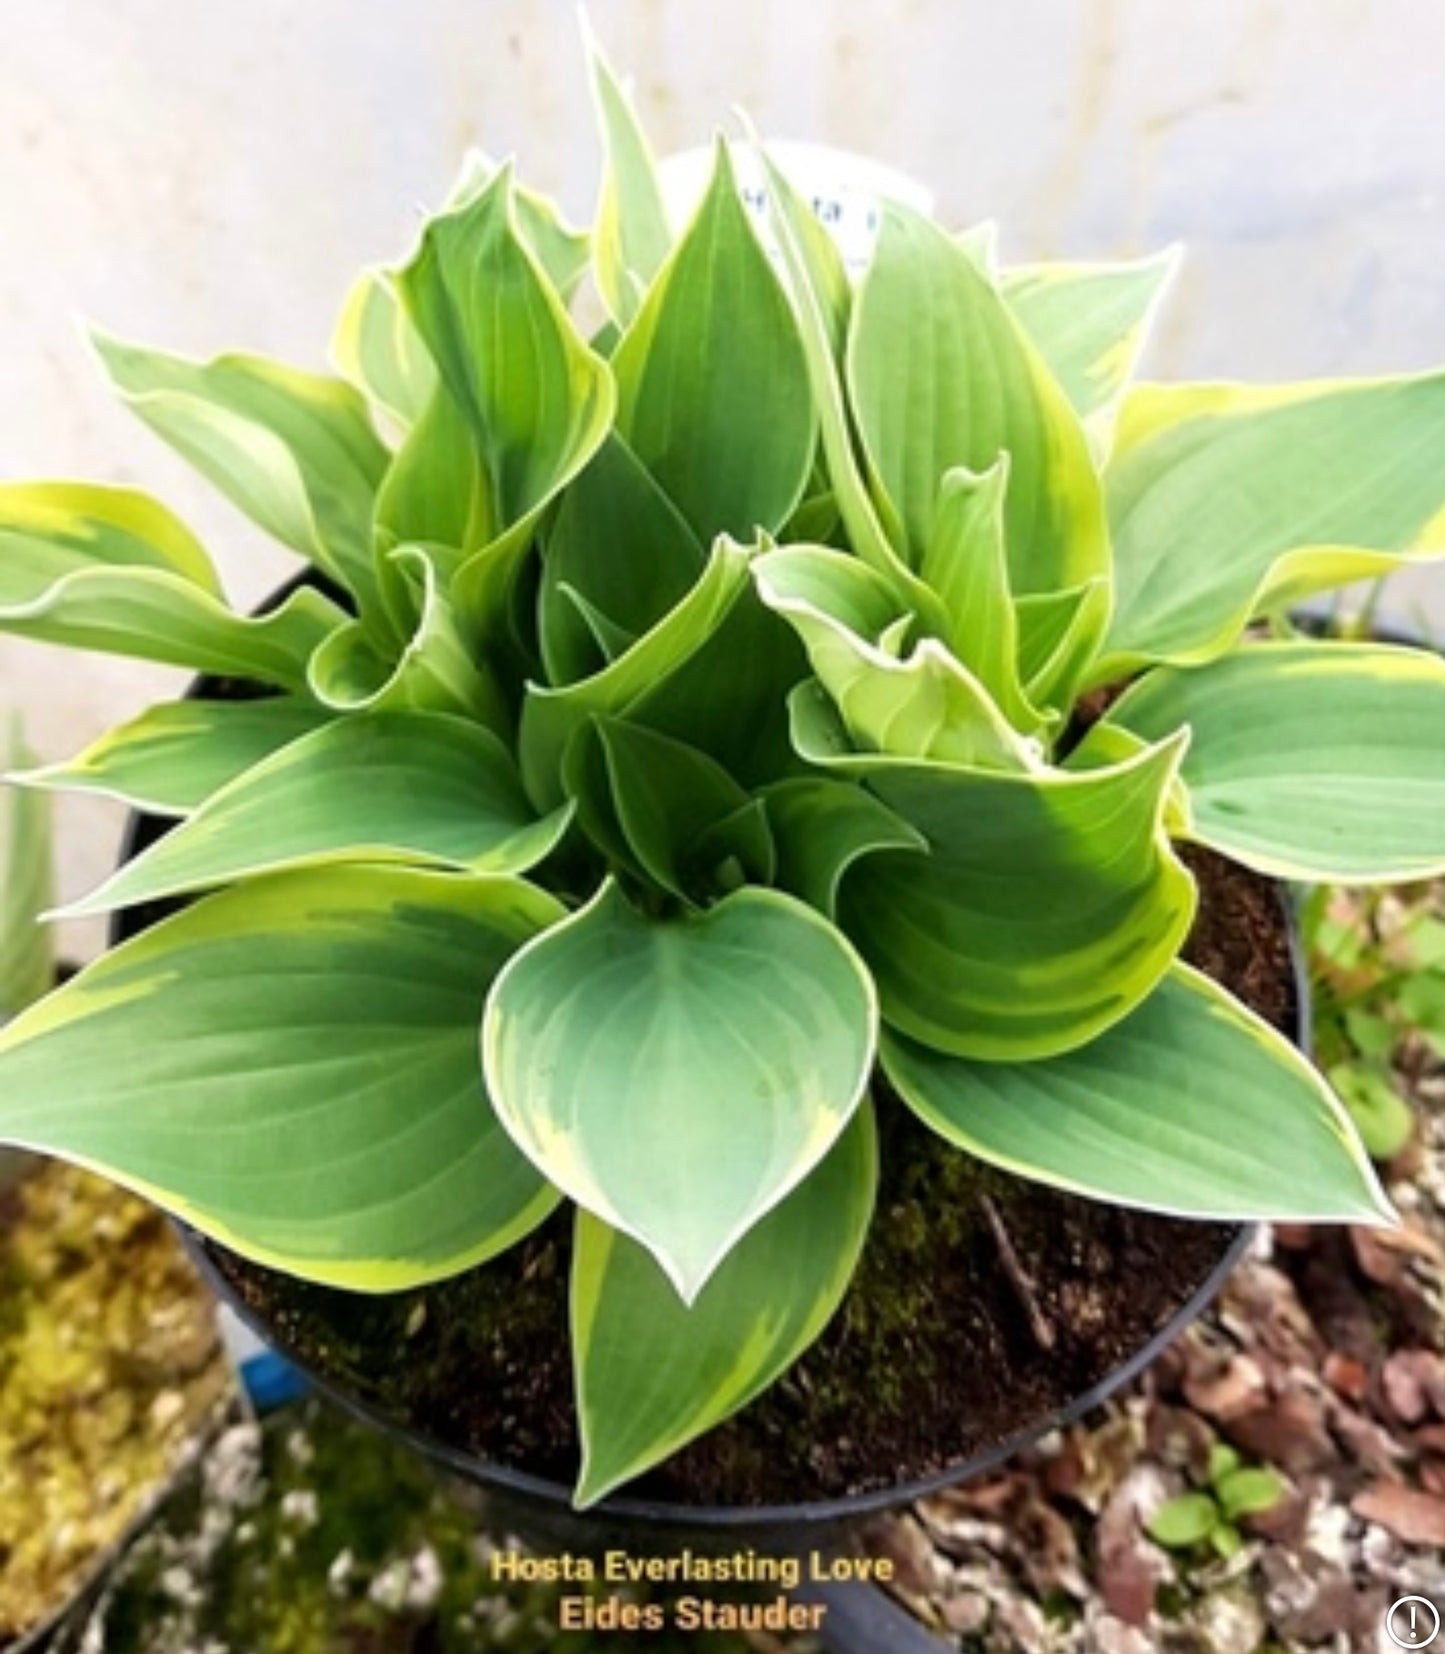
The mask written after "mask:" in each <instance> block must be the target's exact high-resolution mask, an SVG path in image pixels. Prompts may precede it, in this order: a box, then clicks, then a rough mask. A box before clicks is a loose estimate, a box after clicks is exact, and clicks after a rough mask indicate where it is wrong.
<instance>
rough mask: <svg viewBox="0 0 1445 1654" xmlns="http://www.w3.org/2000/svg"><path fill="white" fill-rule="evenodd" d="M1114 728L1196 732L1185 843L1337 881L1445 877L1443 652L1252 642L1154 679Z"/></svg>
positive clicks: (1265, 867) (1117, 713) (1114, 716)
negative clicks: (1208, 661)
mask: <svg viewBox="0 0 1445 1654" xmlns="http://www.w3.org/2000/svg"><path fill="white" fill-rule="evenodd" d="M1108 722H1109V724H1110V725H1120V726H1122V727H1123V728H1124V729H1127V730H1129V731H1131V732H1132V733H1133V734H1135V735H1137V736H1141V737H1143V738H1144V739H1145V740H1147V741H1157V740H1159V739H1160V738H1161V736H1162V735H1164V734H1165V733H1166V732H1169V731H1173V730H1176V729H1178V728H1180V727H1181V726H1182V725H1184V724H1188V725H1189V726H1190V728H1191V729H1192V731H1193V739H1192V740H1191V742H1190V745H1189V751H1188V753H1187V755H1186V756H1185V759H1184V765H1183V770H1182V775H1183V779H1184V782H1185V785H1186V786H1187V788H1188V791H1189V799H1190V807H1191V810H1192V814H1193V826H1192V832H1191V836H1192V837H1194V838H1197V839H1198V840H1199V841H1200V842H1201V843H1203V844H1208V845H1211V846H1213V848H1215V849H1217V850H1221V851H1223V852H1224V854H1225V855H1227V856H1230V857H1232V858H1233V859H1234V860H1235V861H1241V862H1244V863H1245V864H1246V865H1247V866H1250V867H1255V868H1258V869H1259V870H1260V871H1261V872H1265V873H1272V874H1275V875H1276V876H1278V877H1280V878H1287V879H1302V880H1311V881H1323V882H1327V883H1330V884H1346V883H1357V884H1392V883H1397V882H1403V881H1406V880H1410V879H1424V878H1430V877H1433V876H1434V875H1435V874H1437V873H1442V872H1445V661H1442V660H1441V659H1440V657H1439V656H1438V655H1436V654H1432V653H1429V652H1427V651H1425V650H1423V649H1396V648H1389V647H1384V646H1381V645H1376V644H1367V643H1250V644H1246V645H1244V646H1243V647H1242V648H1240V649H1239V650H1237V651H1236V652H1235V653H1234V654H1232V655H1227V656H1226V657H1225V658H1224V659H1223V660H1218V661H1215V662H1214V663H1213V664H1212V665H1210V666H1205V667H1200V668H1198V669H1196V670H1193V671H1183V672H1180V671H1169V670H1166V669H1162V668H1161V669H1159V670H1156V671H1153V672H1150V673H1148V674H1147V675H1146V676H1145V677H1144V678H1142V679H1141V680H1140V681H1139V682H1138V683H1137V684H1136V685H1135V686H1134V687H1133V688H1132V689H1130V690H1129V691H1128V692H1127V693H1126V694H1125V695H1124V696H1123V698H1122V699H1121V700H1120V701H1118V702H1116V703H1115V705H1114V706H1113V707H1112V708H1111V709H1110V711H1109V719H1108ZM1093 738H1094V737H1093V733H1091V736H1090V739H1093ZM1085 744H1086V745H1087V744H1088V743H1087V742H1086V743H1085Z"/></svg>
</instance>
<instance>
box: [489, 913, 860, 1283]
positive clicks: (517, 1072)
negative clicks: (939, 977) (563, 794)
mask: <svg viewBox="0 0 1445 1654" xmlns="http://www.w3.org/2000/svg"><path fill="white" fill-rule="evenodd" d="M875 1027H876V1007H875V1004H874V998H873V988H872V984H871V982H870V981H869V978H868V973H867V972H866V971H865V970H864V969H863V967H862V965H861V963H860V962H859V960H858V958H857V956H856V955H855V954H854V952H853V950H852V949H851V948H850V947H849V946H848V944H847V942H846V941H845V940H844V939H843V937H842V936H841V935H839V933H838V932H837V931H836V930H834V929H833V927H832V926H831V925H830V924H828V923H827V921H826V920H824V919H822V918H820V917H819V916H818V915H817V914H816V913H814V912H813V911H812V910H811V909H810V908H807V907H804V906H803V905H802V903H800V902H796V901H794V900H793V899H792V898H791V897H789V896H784V895H781V894H780V893H778V892H776V891H766V890H758V889H748V890H742V891H739V892H737V893H736V894H735V895H732V896H729V897H727V898H726V899H725V900H723V901H721V902H719V903H718V904H717V906H716V907H713V908H711V909H710V910H709V911H708V912H706V913H705V914H702V915H701V916H699V917H688V918H682V919H676V920H669V921H659V920H651V919H647V918H644V917H643V916H642V915H641V914H640V913H638V912H636V911H635V910H634V909H633V908H632V907H631V906H630V905H629V904H628V902H627V901H626V900H625V899H624V898H623V896H622V894H621V892H620V891H619V890H618V888H617V886H616V885H615V884H611V883H609V884H608V885H606V886H605V887H604V888H603V890H602V892H601V893H600V895H599V896H598V897H597V898H596V899H595V900H594V901H593V902H592V903H591V904H589V906H587V907H586V908H584V909H583V910H582V911H581V912H579V913H577V914H575V915H574V916H573V917H572V918H570V919H568V920H566V921H565V922H564V923H563V924H560V925H558V926H556V927H555V928H554V929H553V930H551V931H550V932H549V933H548V934H547V935H546V936H545V937H543V938H539V939H538V941H537V942H536V943H535V944H533V945H532V946H530V947H528V948H527V949H525V950H524V951H523V952H522V953H520V954H518V955H517V957H516V959H515V960H513V962H512V964H511V965H510V966H509V967H508V969H507V970H506V971H505V972H504V973H503V975H502V976H501V977H499V978H498V980H497V983H496V985H495V987H494V988H493V990H492V993H491V995H490V996H489V998H488V1001H487V1012H486V1017H485V1020H484V1023H483V1034H482V1048H483V1058H484V1067H485V1071H486V1074H487V1083H488V1086H489V1088H490V1090H491V1094H492V1097H493V1099H494V1100H495V1102H496V1106H497V1110H498V1113H499V1114H500V1116H501V1118H502V1120H503V1122H504V1124H505V1125H506V1127H507V1130H508V1131H509V1132H511V1134H512V1137H513V1139H514V1140H515V1142H516V1143H517V1145H518V1147H520V1148H521V1149H522V1151H523V1153H525V1154H526V1155H527V1156H528V1158H529V1159H531V1161H532V1162H533V1164H534V1165H536V1166H537V1167H538V1169H539V1170H541V1171H542V1172H543V1174H544V1175H545V1176H546V1177H547V1178H548V1179H549V1180H550V1181H551V1182H553V1183H555V1184H556V1185H557V1187H558V1188H560V1189H562V1190H563V1192H564V1193H566V1194H568V1195H570V1196H571V1197H572V1199H574V1200H575V1201H577V1203H578V1204H579V1205H580V1206H583V1207H585V1208H586V1209H587V1210H588V1211H589V1212H591V1213H592V1214H593V1215H594V1216H596V1217H599V1218H601V1219H602V1220H603V1221H604V1222H605V1223H608V1224H610V1225H611V1226H612V1227H613V1228H615V1229H620V1230H622V1231H623V1233H624V1234H628V1235H631V1236H632V1237H633V1238H634V1239H635V1240H637V1241H639V1242H640V1243H641V1244H642V1245H643V1246H645V1247H646V1248H647V1249H648V1251H649V1252H651V1253H652V1254H653V1256H654V1257H655V1258H656V1259H657V1261H658V1262H659V1263H660V1264H661V1265H662V1267H663V1269H664V1270H665V1271H666V1273H667V1276H668V1278H669V1280H671V1281H672V1283H673V1285H674V1286H675V1287H676V1288H677V1291H678V1293H679V1294H680V1296H681V1297H682V1298H683V1299H684V1300H685V1301H686V1302H688V1303H691V1302H693V1301H694V1300H696V1298H697V1296H698V1294H699V1293H700V1292H701V1291H702V1289H703V1287H704V1285H705V1284H706V1283H707V1281H708V1279H709V1277H710V1276H711V1275H712V1274H713V1272H714V1271H715V1270H716V1269H717V1268H718V1266H719V1265H720V1264H721V1263H722V1261H723V1260H724V1259H725V1258H726V1257H727V1256H728V1254H729V1253H730V1252H731V1251H732V1249H733V1248H734V1247H735V1246H736V1245H737V1243H738V1242H739V1240H741V1239H742V1237H743V1236H744V1235H746V1234H747V1233H748V1231H749V1230H750V1229H752V1227H753V1226H754V1225H755V1224H756V1223H757V1222H758V1220H759V1219H760V1218H762V1217H763V1216H764V1215H765V1214H766V1213H767V1212H769V1211H771V1210H772V1209H773V1207H775V1206H776V1205H777V1204H778V1202H779V1201H780V1200H782V1199H783V1197H784V1196H785V1195H786V1194H787V1193H788V1192H789V1191H790V1190H791V1189H793V1188H795V1187H796V1186H797V1184H798V1183H799V1182H801V1180H802V1179H803V1178H804V1177H806V1176H807V1174H808V1172H809V1171H811V1170H812V1168H813V1167H814V1166H815V1165H817V1163H818V1162H819V1160H820V1159H821V1158H822V1157H823V1155H824V1154H825V1153H826V1152H827V1150H828V1148H829V1146H830V1145H831V1144H832V1143H833V1142H834V1141H835V1139H836V1138H837V1137H838V1135H839V1133H840V1132H842V1130H843V1129H844V1127H845V1126H846V1125H847V1123H848V1121H849V1119H850V1118H851V1117H852V1115H853V1112H854V1110H855V1109H856V1108H857V1106H858V1103H859V1100H860V1099H861V1097H862V1096H863V1092H864V1088H865V1087H866V1085H867V1081H868V1074H869V1070H870V1068H871V1066H872V1060H873V1050H874V1040H875Z"/></svg>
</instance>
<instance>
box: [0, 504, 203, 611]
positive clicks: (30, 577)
mask: <svg viewBox="0 0 1445 1654" xmlns="http://www.w3.org/2000/svg"><path fill="white" fill-rule="evenodd" d="M103 568H139V569H157V570H160V571H162V572H163V573H166V574H171V575H176V576H178V577H179V578H180V579H182V580H187V581H189V582H190V583H191V584H192V585H194V586H198V587H199V588H200V589H201V590H202V591H204V592H205V593H206V594H207V595H208V596H210V597H217V598H219V597H220V596H222V592H221V583H220V581H219V579H218V578H217V576H216V571H215V569H214V568H213V567H212V565H211V561H210V559H209V558H208V557H207V556H206V554H205V552H204V551H203V550H202V549H201V546H200V543H199V542H198V541H197V540H196V538H195V537H194V536H193V535H192V533H191V532H190V530H189V529H188V528H186V526H185V525H184V524H183V523H181V522H179V521H178V520H177V519H176V518H175V517H173V516H172V515H171V513H170V512H169V511H167V510H166V508H165V507H164V506H163V505H161V504H160V502H159V501H158V500H153V499H151V498H150V497H149V496H148V495H145V494H139V493H137V492H136V491H135V490H134V489H130V488H113V487H110V486H108V485H106V484H102V483H83V482H10V483H0V610H4V609H11V608H24V607H25V606H27V605H28V604H31V603H34V602H35V601H36V600H37V599H38V598H40V597H43V596H44V595H45V593H46V592H48V591H49V590H50V589H51V587H53V586H54V585H55V584H56V583H57V582H58V581H60V580H63V579H64V578H65V577H66V576H67V575H71V574H78V573H80V572H82V571H84V570H95V569H103Z"/></svg>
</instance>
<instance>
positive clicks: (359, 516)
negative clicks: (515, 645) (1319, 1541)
mask: <svg viewBox="0 0 1445 1654" xmlns="http://www.w3.org/2000/svg"><path fill="white" fill-rule="evenodd" d="M92 337H93V340H94V343H95V348H96V350H97V352H98V353H99V355H100V358H101V361H102V362H103V363H104V365H105V368H106V371H107V372H108V373H109V374H110V377H111V381H112V383H113V384H114V385H115V387H116V389H117V390H118V391H119V392H120V393H121V395H122V396H123V397H124V398H125V400H126V402H127V403H128V404H129V406H130V407H131V408H132V409H133V410H134V411H135V412H136V413H137V414H138V415H139V416H140V418H141V419H143V420H144V421H145V423H146V424H147V425H149V426H150V427H151V429H152V430H153V431H155V432H156V434H157V435H158V436H160V437H161V438H163V439H164V440H165V441H166V442H168V443H169V444H170V445H171V447H172V448H174V449H175V450H176V451H177V453H179V454H180V455H181V456H182V457H183V458H185V459H187V460H189V462H190V463H191V464H192V465H194V466H195V468H196V469H197V470H198V471H199V472H201V474H202V475H203V476H204V477H206V478H207V480H208V481H210V482H212V483H214V484H215V486H216V487H217V488H219V489H220V491H221V492H222V493H223V494H224V495H225V496H226V497H227V499H229V500H231V501H232V503H233V504H235V505H237V506H239V507H240V509H241V510H242V511H244V512H245V513H246V515H247V516H248V517H250V518H252V520H253V521H255V522H256V523H258V524H259V525H260V526H261V527H262V528H263V529H265V531H266V532H267V533H268V534H270V535H272V536H274V538H276V539H277V540H279V541H280V542H281V543H282V544H283V545H286V546H289V547H290V548H291V549H292V550H293V551H296V552H299V553H300V554H301V556H303V557H305V558H308V559H309V560H310V561H311V562H313V563H315V564H316V566H317V567H318V568H321V569H324V570H325V571H326V573H328V574H329V575H331V577H332V578H333V579H335V580H338V581H340V583H341V584H342V585H343V586H345V587H346V588H347V590H348V591H350V592H351V593H352V594H353V596H354V597H355V598H356V601H357V605H358V607H359V609H360V611H361V614H362V615H363V617H365V618H367V619H370V618H371V617H372V615H373V614H375V613H376V612H377V610H378V606H379V598H378V594H377V589H376V568H375V564H374V561H373V559H372V553H371V517H372V510H373V508H374V506H375V503H376V488H377V484H378V483H379V482H380V481H381V477H382V473H383V472H384V471H385V469H386V464H387V452H386V449H385V447H384V446H383V445H382V443H381V441H380V439H379V438H378V437H377V435H376V432H375V431H374V430H373V429H372V426H371V421H370V419H369V418H368V417H367V412H366V404H365V403H364V402H363V400H362V398H361V397H360V396H359V395H358V394H357V392H356V391H355V390H354V389H353V388H352V387H351V386H350V385H348V384H345V383H344V382H343V381H342V380H340V379H328V378H325V377H323V376H322V375H319V374H314V373H303V372H301V371H300V370H299V369H297V368H291V367H286V366H284V365H283V364H282V363H279V362H271V361H267V360H265V359H264V358H262V357H259V356H242V355H226V356H218V357H216V358H215V359H214V360H212V361H210V362H195V361H191V360H189V359H187V358H186V357H183V356H173V355H170V354H168V353H166V352H164V351H158V350H149V349H146V348H144V347H143V346H140V345H130V344H126V343H124V342H123V341H122V340H120V339H117V338H114V337H113V336H111V335H109V334H102V333H95V334H93V335H92Z"/></svg>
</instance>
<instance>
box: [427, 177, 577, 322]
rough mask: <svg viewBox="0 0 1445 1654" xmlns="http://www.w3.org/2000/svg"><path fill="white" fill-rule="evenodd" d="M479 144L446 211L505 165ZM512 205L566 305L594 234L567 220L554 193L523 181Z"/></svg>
mask: <svg viewBox="0 0 1445 1654" xmlns="http://www.w3.org/2000/svg"><path fill="white" fill-rule="evenodd" d="M505 165H506V163H501V164H499V163H498V162H496V161H494V160H493V159H492V157H491V156H490V155H488V154H486V152H485V151H483V150H480V149H470V150H468V151H467V153H466V156H465V158H464V159H463V161H462V167H461V172H460V174H459V175H458V177H457V180H456V182H455V183H454V184H453V185H452V187H451V190H450V191H449V192H448V194H447V198H446V201H445V203H444V204H443V210H444V211H448V212H450V211H455V210H456V209H457V208H459V207H468V206H470V205H471V204H472V202H473V201H475V200H476V199H477V197H478V196H479V195H481V194H482V193H483V191H484V190H486V189H487V188H488V187H489V186H490V185H492V184H493V183H495V182H496V179H497V175H498V174H499V173H500V172H502V171H503V170H504V169H505ZM512 210H513V212H514V213H515V215H516V220H517V233H518V234H519V235H520V236H521V238H522V240H523V241H525V242H526V243H527V246H528V247H529V248H530V249H531V251H532V255H533V257H534V258H535V259H536V260H537V263H538V265H539V266H540V268H541V269H542V271H543V272H544V273H545V275H546V277H547V279H548V281H550V282H551V283H552V285H553V287H555V288H556V289H557V293H558V296H559V297H560V298H561V300H562V302H563V304H564V305H565V304H570V303H571V302H572V295H573V293H575V292H576V290H577V287H578V284H579V283H580V282H581V280H582V277H583V276H584V275H585V274H586V273H587V263H588V255H589V244H590V237H589V236H588V234H587V232H586V231H585V230H579V229H575V228H574V227H573V226H572V225H571V224H568V223H567V222H566V221H565V219H563V217H562V215H561V213H560V212H558V210H557V204H556V202H555V201H553V200H551V199H550V197H548V196H545V195H539V194H538V193H537V192H536V191H535V190H530V189H528V188H527V186H526V185H525V184H519V183H518V182H517V181H516V180H515V179H513V181H512Z"/></svg>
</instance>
